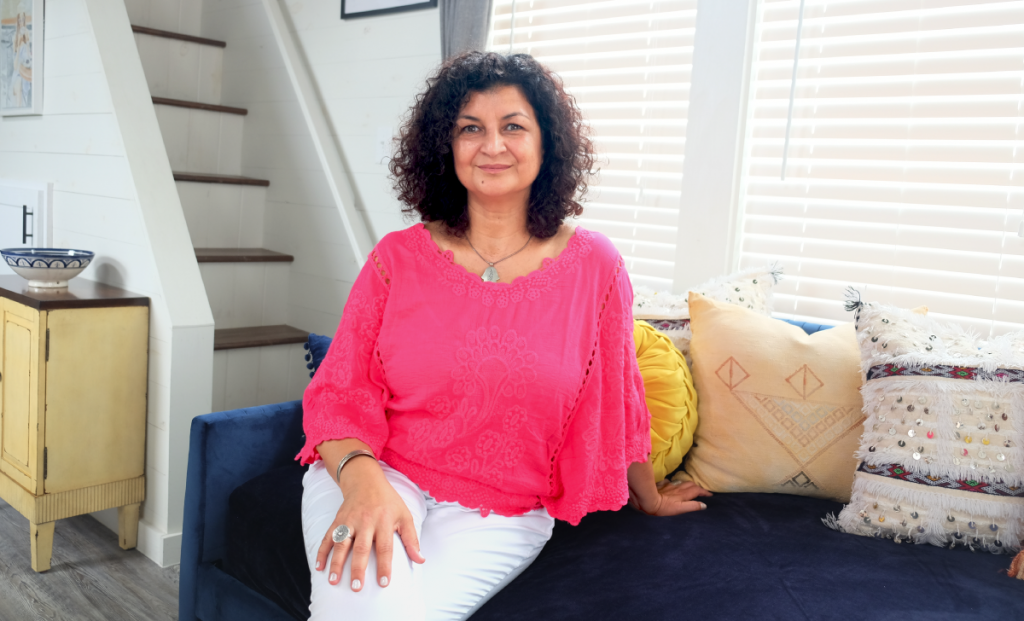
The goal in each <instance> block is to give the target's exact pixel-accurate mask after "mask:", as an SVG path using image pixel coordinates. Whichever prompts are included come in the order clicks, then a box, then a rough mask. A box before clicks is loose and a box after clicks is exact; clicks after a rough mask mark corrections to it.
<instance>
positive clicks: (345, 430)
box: [297, 224, 651, 524]
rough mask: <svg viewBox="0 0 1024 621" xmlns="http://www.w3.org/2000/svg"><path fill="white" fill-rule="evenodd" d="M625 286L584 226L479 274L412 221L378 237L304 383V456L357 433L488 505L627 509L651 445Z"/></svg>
mask: <svg viewBox="0 0 1024 621" xmlns="http://www.w3.org/2000/svg"><path fill="white" fill-rule="evenodd" d="M632 298H633V294H632V288H631V286H630V283H629V279H628V278H627V275H626V270H625V268H624V267H623V263H622V258H621V257H620V256H619V253H618V252H617V251H616V250H615V248H614V247H613V246H612V244H611V242H610V241H609V240H608V239H607V238H606V237H604V236H603V235H601V234H599V233H593V232H590V231H587V230H585V229H583V228H577V229H576V232H575V234H574V235H573V236H572V237H571V238H570V240H569V243H568V246H567V247H566V248H565V250H563V251H562V253H561V254H560V255H559V256H558V257H557V258H556V259H554V260H552V259H545V260H544V263H543V265H542V267H541V268H540V269H538V270H536V271H534V272H531V273H530V274H528V275H527V276H524V277H520V278H517V279H515V281H514V282H512V283H502V282H497V283H485V282H483V281H481V280H480V277H479V276H477V275H475V274H472V273H470V272H468V271H467V270H466V269H465V268H463V267H462V266H460V265H458V264H456V263H455V262H454V258H453V255H452V253H451V252H450V251H448V252H441V250H440V249H439V248H438V247H437V245H436V244H435V243H434V242H433V240H432V239H431V237H430V232H429V231H428V230H427V229H426V228H425V227H424V226H423V225H422V224H417V225H415V226H413V227H411V228H408V229H406V230H404V231H399V232H397V233H391V234H389V235H387V236H386V237H385V238H384V239H382V240H381V241H380V243H379V244H377V246H376V248H374V250H373V251H372V252H371V253H370V259H369V261H367V263H366V265H364V266H363V269H362V271H361V272H360V273H359V276H358V278H357V279H356V282H355V284H354V285H353V286H352V291H351V293H350V294H349V298H348V302H347V303H346V304H345V311H344V315H343V317H342V319H341V324H340V325H339V326H338V332H337V334H336V335H335V337H334V341H333V342H332V344H331V347H330V349H329V350H328V352H327V356H326V357H325V358H324V361H323V363H322V365H321V366H320V368H319V370H318V371H317V374H316V377H315V378H314V379H313V381H312V382H311V383H310V385H309V387H308V388H307V389H306V393H305V397H304V398H303V404H302V405H303V410H304V412H305V414H304V416H305V418H304V421H303V425H304V428H305V432H306V445H305V446H304V447H303V449H302V451H301V452H300V453H299V455H298V457H297V458H298V459H299V460H301V462H302V463H303V464H309V463H313V462H314V461H316V460H317V459H318V458H319V455H318V454H317V451H316V446H317V445H318V444H320V443H321V442H324V441H325V440H332V439H343V438H358V439H359V440H362V441H363V442H365V443H366V444H368V445H369V446H370V448H371V449H372V450H373V452H374V454H375V455H377V456H378V457H379V458H380V459H381V460H382V461H385V462H387V463H388V464H389V465H391V466H392V467H393V468H395V469H397V470H399V471H400V472H402V473H404V474H405V475H406V476H408V477H409V478H410V479H412V480H413V482H415V483H416V484H417V485H419V486H420V488H421V489H423V490H424V491H426V492H427V493H429V494H430V495H431V496H433V497H434V498H435V499H437V500H439V501H449V502H458V503H459V504H461V505H463V506H465V507H469V508H474V509H475V508H479V509H480V510H481V513H482V514H483V515H485V516H486V515H487V514H488V512H490V511H494V512H496V513H498V514H500V515H508V516H512V515H521V514H523V513H526V512H527V511H530V510H533V509H536V508H539V507H542V506H543V507H546V508H547V509H548V512H549V513H550V514H551V515H552V516H553V517H555V518H558V519H562V520H566V521H568V522H571V523H572V524H578V523H579V521H580V519H581V518H582V517H583V516H584V515H586V514H587V513H589V512H592V511H599V510H605V509H618V508H619V507H621V506H622V505H624V504H625V503H626V500H627V497H628V491H627V482H626V469H627V468H628V467H629V465H630V464H631V463H633V462H638V461H646V459H647V455H648V453H649V452H650V438H651V428H650V420H649V417H650V414H649V413H648V410H647V406H646V404H645V402H644V388H643V379H642V378H641V376H640V370H639V368H638V367H637V361H636V353H635V349H634V344H633V325H632V315H631V312H630V308H631V305H632Z"/></svg>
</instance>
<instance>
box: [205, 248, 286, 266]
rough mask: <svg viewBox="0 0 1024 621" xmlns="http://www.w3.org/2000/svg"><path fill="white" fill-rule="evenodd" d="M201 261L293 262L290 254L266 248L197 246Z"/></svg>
mask: <svg viewBox="0 0 1024 621" xmlns="http://www.w3.org/2000/svg"><path fill="white" fill-rule="evenodd" d="M195 250H196V261H198V262H199V263H291V262H292V261H294V260H295V257H293V256H292V255H290V254H284V253H283V252H274V251H273V250H267V249H266V248H196V249H195Z"/></svg>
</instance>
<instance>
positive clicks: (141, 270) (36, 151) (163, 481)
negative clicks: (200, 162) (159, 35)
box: [0, 0, 213, 565]
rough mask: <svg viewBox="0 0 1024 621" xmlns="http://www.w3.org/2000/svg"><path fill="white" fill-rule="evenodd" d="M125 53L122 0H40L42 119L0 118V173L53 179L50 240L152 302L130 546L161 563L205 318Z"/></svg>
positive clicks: (208, 338)
mask: <svg viewBox="0 0 1024 621" xmlns="http://www.w3.org/2000/svg"><path fill="white" fill-rule="evenodd" d="M133 50H134V41H133V39H132V34H131V31H130V28H129V27H128V17H127V14H126V12H125V5H124V2H123V0H49V1H48V2H47V3H46V31H45V84H44V89H43V90H44V93H45V98H44V108H43V115H42V116H32V117H14V118H11V117H8V118H0V170H2V171H3V176H4V177H5V178H13V179H25V180H38V181H50V182H53V184H54V197H53V243H54V245H55V246H58V247H67V248H84V249H88V250H93V251H95V252H96V255H97V260H96V261H94V262H93V264H92V265H91V266H90V267H89V268H87V269H86V270H85V271H84V272H83V273H82V275H81V276H80V278H85V279H89V280H97V281H101V282H104V283H107V284H111V285H115V286H118V287H123V288H125V289H128V290H131V291H134V292H136V293H140V294H143V295H146V296H149V297H150V298H151V301H152V302H151V321H150V361H149V386H148V389H149V409H148V423H149V424H148V426H147V450H146V476H147V490H146V494H147V499H146V502H145V504H144V505H143V521H142V524H141V525H140V531H139V548H140V550H142V551H143V553H145V554H146V555H147V556H149V557H150V558H152V559H153V560H155V561H156V562H158V563H160V564H164V565H167V564H172V563H176V562H177V550H178V545H179V544H178V541H179V538H180V531H181V526H180V522H181V520H180V503H178V504H179V506H178V507H177V508H175V507H171V506H170V505H171V503H170V501H169V499H170V498H171V497H172V496H175V495H176V494H175V491H174V489H175V488H179V487H180V488H183V487H184V470H185V466H184V456H185V455H187V430H188V426H189V423H190V421H191V417H192V416H194V415H195V414H199V413H202V410H203V408H204V400H205V407H207V408H208V406H209V397H210V392H209V386H208V385H207V386H205V387H204V386H203V383H202V381H201V380H199V381H198V382H197V381H195V378H192V377H191V373H192V372H193V371H194V370H196V369H199V370H202V369H203V368H204V367H205V368H209V366H210V365H211V364H212V355H211V354H212V352H209V351H208V350H209V349H212V336H213V321H212V317H211V316H210V311H209V305H208V303H207V301H206V295H205V291H204V290H203V288H202V280H201V279H200V276H199V272H198V269H197V268H196V267H195V259H194V256H191V258H190V255H191V252H192V250H191V244H190V243H189V238H188V231H187V228H185V223H184V218H182V217H181V213H180V212H181V207H180V205H178V204H177V195H176V194H175V193H174V192H173V182H172V181H171V180H170V166H169V164H168V163H167V160H166V156H165V155H163V144H162V142H160V138H159V128H158V126H157V124H156V117H155V114H154V113H153V112H152V106H151V105H150V104H149V102H148V89H147V87H146V83H145V77H144V75H143V74H142V68H141V65H140V64H139V63H138V60H137V56H136V57H135V58H134V62H133V59H132V56H131V54H126V51H133ZM140 102H142V103H143V104H144V105H140ZM161 157H162V158H163V159H162V160H161V159H160V158H161ZM163 173H166V179H163V176H164V175H163ZM168 189H169V190H170V191H169V192H168V191H167V190H168ZM172 354H173V355H172ZM186 378H187V379H186ZM207 383H208V382H207ZM186 385H187V388H188V389H187V390H185V389H184V387H185V386H186ZM182 437H184V445H183V444H182V442H181V440H182ZM183 446H184V449H183ZM179 462H180V463H179ZM108 513H109V512H108ZM176 515H177V518H176V517H175V516H176ZM100 517H101V518H102V516H100ZM101 521H104V522H105V523H107V524H108V526H110V525H111V524H110V520H109V519H103V520H101ZM114 526H115V527H116V520H115V522H114Z"/></svg>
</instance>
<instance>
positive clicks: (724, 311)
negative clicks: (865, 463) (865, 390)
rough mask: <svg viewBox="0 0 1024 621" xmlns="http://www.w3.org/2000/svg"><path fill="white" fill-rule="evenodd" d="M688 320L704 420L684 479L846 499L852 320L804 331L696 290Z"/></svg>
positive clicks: (856, 397) (855, 368) (854, 388)
mask: <svg viewBox="0 0 1024 621" xmlns="http://www.w3.org/2000/svg"><path fill="white" fill-rule="evenodd" d="M690 322H691V326H692V329H693V340H692V341H691V342H690V355H691V356H692V358H693V379H694V384H695V385H696V387H697V393H698V394H700V426H699V427H698V428H697V434H696V437H695V439H694V445H693V449H692V450H691V451H690V456H689V457H688V458H687V461H686V472H685V476H684V477H682V478H684V479H689V480H692V481H695V482H696V483H697V484H698V485H700V486H701V487H704V488H706V489H709V490H711V491H713V492H778V493H787V494H798V495H802V496H816V497H819V498H831V499H835V500H839V501H841V502H847V501H849V499H850V489H851V487H852V486H853V473H854V471H855V470H856V468H857V460H856V458H854V456H853V454H854V452H855V451H856V450H857V448H858V445H859V440H860V434H861V431H862V422H863V420H864V415H863V414H862V413H861V396H860V392H859V388H860V385H861V373H860V352H859V350H858V347H857V337H856V334H855V332H854V328H853V324H852V323H851V324H843V325H840V326H837V327H835V328H832V329H830V330H823V331H821V332H818V333H816V334H810V335H808V334H807V333H805V332H804V331H803V330H801V329H800V328H798V327H796V326H794V325H791V324H788V323H785V322H783V321H779V320H778V319H773V318H771V317H766V316H764V315H761V314H758V313H755V312H753V311H751V310H748V309H746V308H742V307H739V306H735V305H733V304H727V303H723V302H716V301H714V300H711V299H709V298H706V297H704V296H702V295H700V294H699V293H693V292H691V293H690ZM681 474H682V473H681ZM677 476H678V475H677Z"/></svg>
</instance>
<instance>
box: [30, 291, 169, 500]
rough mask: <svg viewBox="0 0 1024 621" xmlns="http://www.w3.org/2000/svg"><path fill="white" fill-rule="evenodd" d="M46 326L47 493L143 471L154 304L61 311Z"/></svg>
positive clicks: (144, 465)
mask: <svg viewBox="0 0 1024 621" xmlns="http://www.w3.org/2000/svg"><path fill="white" fill-rule="evenodd" d="M46 328H47V329H48V331H49V333H50V359H49V361H48V362H47V363H46V401H45V403H46V414H45V416H46V422H45V425H44V426H45V429H46V450H47V462H48V467H47V475H46V481H45V491H46V493H47V494H50V493H55V492H63V491H68V490H72V489H79V488H83V487H89V486H92V485H100V484H103V483H110V482H113V481H123V480H125V479H132V478H135V477H140V476H142V475H143V473H144V471H145V467H146V378H147V373H148V364H147V352H148V349H149V315H148V312H147V309H146V308H145V307H141V306H125V307H114V308H77V309H70V310H53V311H50V312H49V313H47V316H46Z"/></svg>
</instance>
